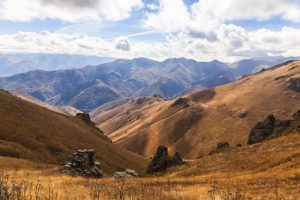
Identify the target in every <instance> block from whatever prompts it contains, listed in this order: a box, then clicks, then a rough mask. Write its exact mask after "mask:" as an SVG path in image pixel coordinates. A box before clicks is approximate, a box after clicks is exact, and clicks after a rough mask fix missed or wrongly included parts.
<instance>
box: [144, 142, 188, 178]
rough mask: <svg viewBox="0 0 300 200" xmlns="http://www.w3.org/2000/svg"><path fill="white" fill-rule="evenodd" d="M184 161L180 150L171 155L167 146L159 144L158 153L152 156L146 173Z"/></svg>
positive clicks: (164, 168)
mask: <svg viewBox="0 0 300 200" xmlns="http://www.w3.org/2000/svg"><path fill="white" fill-rule="evenodd" d="M182 163H183V160H182V158H181V156H180V155H179V153H178V152H176V153H175V155H174V156H173V157H170V156H169V154H168V149H167V147H164V146H159V147H158V148H157V151H156V154H155V155H154V157H153V158H152V160H151V162H150V164H149V166H148V168H147V171H146V173H154V172H160V171H165V170H166V169H167V168H169V167H171V166H174V165H180V164H182Z"/></svg>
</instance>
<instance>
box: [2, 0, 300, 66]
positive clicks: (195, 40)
mask: <svg viewBox="0 0 300 200" xmlns="http://www.w3.org/2000/svg"><path fill="white" fill-rule="evenodd" d="M12 52H13V53H15V52H22V53H23V52H25V53H68V54H80V55H96V56H105V57H115V58H135V57H147V58H151V59H155V60H163V59H166V58H171V57H186V58H190V59H195V60H198V61H210V60H215V59H217V60H221V61H227V62H232V61H236V60H240V59H244V58H252V57H264V56H300V0H149V1H147V0H0V53H12Z"/></svg>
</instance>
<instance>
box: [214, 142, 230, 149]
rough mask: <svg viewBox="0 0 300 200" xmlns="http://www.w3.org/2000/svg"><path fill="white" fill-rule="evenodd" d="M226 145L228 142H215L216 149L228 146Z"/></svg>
mask: <svg viewBox="0 0 300 200" xmlns="http://www.w3.org/2000/svg"><path fill="white" fill-rule="evenodd" d="M228 147H229V143H228V142H220V143H218V144H217V149H224V148H228Z"/></svg>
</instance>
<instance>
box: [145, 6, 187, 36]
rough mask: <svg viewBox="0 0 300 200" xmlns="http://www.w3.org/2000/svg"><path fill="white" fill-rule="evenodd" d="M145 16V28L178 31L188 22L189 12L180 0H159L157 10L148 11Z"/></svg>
mask: <svg viewBox="0 0 300 200" xmlns="http://www.w3.org/2000/svg"><path fill="white" fill-rule="evenodd" d="M146 17H147V19H146V20H145V25H144V26H145V27H146V28H153V29H156V30H158V31H162V32H176V31H180V30H182V29H184V28H185V26H186V24H187V23H188V22H189V12H188V9H187V7H186V6H185V4H184V2H183V1H182V0H160V6H159V9H158V12H156V13H152V12H151V13H148V14H147V16H146Z"/></svg>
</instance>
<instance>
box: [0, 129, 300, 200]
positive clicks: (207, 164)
mask: <svg viewBox="0 0 300 200" xmlns="http://www.w3.org/2000/svg"><path fill="white" fill-rule="evenodd" d="M299 147H300V135H299V134H290V135H286V136H282V137H279V138H275V139H273V140H270V141H267V142H263V143H259V144H256V145H249V146H244V147H240V148H231V149H228V150H225V151H222V152H219V153H216V154H214V155H211V156H205V157H203V158H199V159H195V160H188V161H186V163H185V164H184V165H182V166H178V167H173V168H171V169H170V170H168V171H167V172H166V173H164V174H156V175H151V176H143V177H141V178H134V179H123V180H114V179H112V178H108V177H106V178H104V179H99V180H95V179H84V178H79V177H68V176H64V175H62V174H60V172H59V170H58V167H57V166H51V165H43V164H42V163H36V162H31V161H26V160H19V159H15V158H4V157H3V158H0V172H1V173H0V174H2V175H0V182H1V181H2V182H3V183H4V184H5V185H7V186H8V190H9V191H10V192H12V198H11V199H13V200H15V199H16V200H21V199H22V200H27V199H28V200H29V199H48V200H56V199H57V200H69V199H71V200H73V199H74V200H81V199H87V200H98V199H99V200H114V199H117V200H125V199H126V200H140V199H143V200H166V199H171V200H177V199H179V200H198V199H200V200H201V199H214V200H216V199H220V200H221V199H222V200H223V199H227V200H242V199H261V200H263V199H267V200H274V199H278V200H282V199H283V200H284V199H291V200H293V199H295V200H296V199H299V198H300V165H299V164H300V148H299ZM6 175H8V177H7V176H6Z"/></svg>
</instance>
